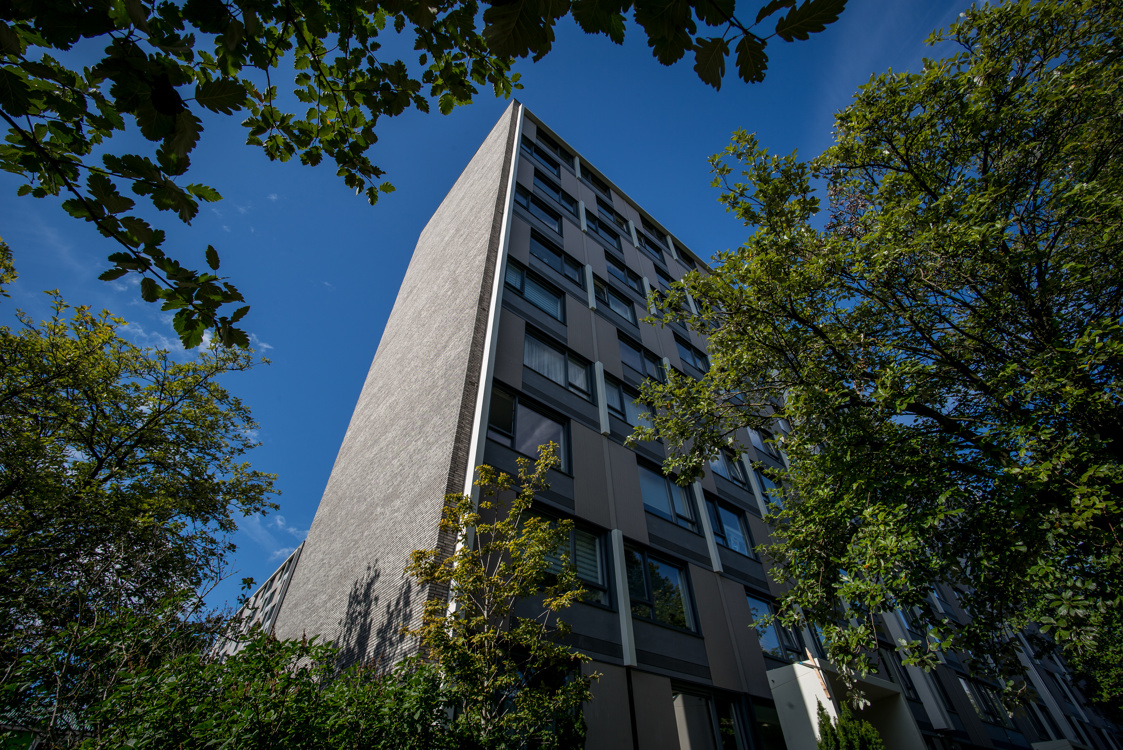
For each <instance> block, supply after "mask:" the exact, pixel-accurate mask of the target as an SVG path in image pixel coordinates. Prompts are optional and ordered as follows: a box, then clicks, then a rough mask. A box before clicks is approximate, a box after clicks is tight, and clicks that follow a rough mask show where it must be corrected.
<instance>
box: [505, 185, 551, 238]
mask: <svg viewBox="0 0 1123 750" xmlns="http://www.w3.org/2000/svg"><path fill="white" fill-rule="evenodd" d="M515 203H518V204H519V205H520V206H522V207H523V208H525V209H526V210H527V211H529V212H530V213H531V215H532V216H535V217H537V218H538V220H539V221H541V222H542V223H543V224H545V225H546V226H548V227H549V228H550V229H553V230H554V231H555V232H557V233H558V234H561V231H562V219H561V214H559V213H558V212H557V211H555V210H554V209H552V208H550V207H549V206H547V205H546V202H545V201H544V200H542V199H541V198H539V197H538V196H537V195H534V194H532V193H531V192H530V191H529V190H527V189H526V188H524V187H523V186H522V185H515Z"/></svg>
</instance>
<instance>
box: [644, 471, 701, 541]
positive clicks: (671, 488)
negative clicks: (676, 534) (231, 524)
mask: <svg viewBox="0 0 1123 750" xmlns="http://www.w3.org/2000/svg"><path fill="white" fill-rule="evenodd" d="M636 468H637V469H638V471H639V479H640V483H639V484H640V497H641V498H642V499H643V507H644V510H646V511H647V512H648V513H651V514H652V515H655V516H658V517H660V518H662V519H664V520H667V521H670V522H671V523H673V524H675V525H676V526H681V527H682V528H684V529H687V530H688V531H693V532H694V533H695V534H697V533H699V532H698V529H699V527H698V502H697V498H695V497H694V490H693V488H692V487H681V486H679V485H677V484H675V483H674V481H673V480H672V479H671V478H670V477H668V476H666V475H665V474H663V472H661V471H659V470H657V469H652V468H650V467H649V466H647V465H646V464H645V463H643V462H638V461H637V462H636ZM644 472H647V474H649V475H651V477H654V478H658V479H661V480H662V481H663V489H664V494H663V497H664V499H665V500H666V501H667V504H666V507H667V508H668V509H669V510H664V509H663V508H662V507H660V506H658V505H654V504H652V503H649V502H648V497H649V495H648V493H647V492H645V491H644V488H645V484H644ZM646 486H647V487H648V488H649V489H651V490H652V492H654V489H653V484H648V485H646ZM676 490H677V491H678V493H679V494H678V496H677V497H678V498H679V502H678V503H677V504H676V502H675V499H676V495H675V494H674V493H675V491H676ZM654 499H655V498H654V497H652V500H654Z"/></svg>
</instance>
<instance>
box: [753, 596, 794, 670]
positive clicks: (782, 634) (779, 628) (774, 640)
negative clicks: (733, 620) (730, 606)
mask: <svg viewBox="0 0 1123 750" xmlns="http://www.w3.org/2000/svg"><path fill="white" fill-rule="evenodd" d="M745 596H746V598H747V599H748V600H749V611H750V612H751V613H752V615H753V630H755V631H756V636H757V638H758V639H759V640H760V647H761V649H762V650H763V651H764V653H765V654H767V655H768V656H771V657H773V658H775V659H779V660H781V661H787V662H792V661H802V660H803V658H804V648H803V638H802V637H800V635H799V633H798V631H795V630H792V629H791V628H787V627H784V626H783V625H781V624H780V623H778V622H772V623H770V624H768V625H765V624H764V623H762V622H760V621H761V620H763V619H764V618H765V617H768V616H769V615H771V614H773V610H772V605H771V604H769V603H768V602H766V601H764V600H763V599H759V598H757V597H755V596H753V595H752V594H746V595H745Z"/></svg>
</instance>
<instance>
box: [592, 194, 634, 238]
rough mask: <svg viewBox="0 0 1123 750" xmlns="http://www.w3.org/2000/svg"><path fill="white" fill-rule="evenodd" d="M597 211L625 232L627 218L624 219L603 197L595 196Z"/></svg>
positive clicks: (626, 229)
mask: <svg viewBox="0 0 1123 750" xmlns="http://www.w3.org/2000/svg"><path fill="white" fill-rule="evenodd" d="M597 212H598V213H600V215H601V216H603V217H604V218H605V219H606V220H608V221H610V222H612V223H613V224H615V225H616V226H618V227H620V229H622V230H624V231H625V232H626V231H628V220H627V219H625V218H624V217H623V216H622V215H621V214H620V213H619V212H618V211H617V210H616V209H615V208H613V206H612V204H611V203H609V202H608V201H606V200H605V199H604V198H601V197H598V198H597Z"/></svg>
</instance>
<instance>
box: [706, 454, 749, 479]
mask: <svg viewBox="0 0 1123 750" xmlns="http://www.w3.org/2000/svg"><path fill="white" fill-rule="evenodd" d="M710 469H711V470H712V471H713V472H714V474H717V475H718V476H719V477H724V478H726V479H728V480H729V481H731V482H736V483H737V484H739V485H742V486H745V485H747V484H748V479H747V478H746V476H745V465H744V464H743V463H741V459H739V458H734V456H733V455H732V454H730V453H726V452H725V451H722V452H721V453H719V454H718V455H717V456H715V457H714V458H711V459H710Z"/></svg>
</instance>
